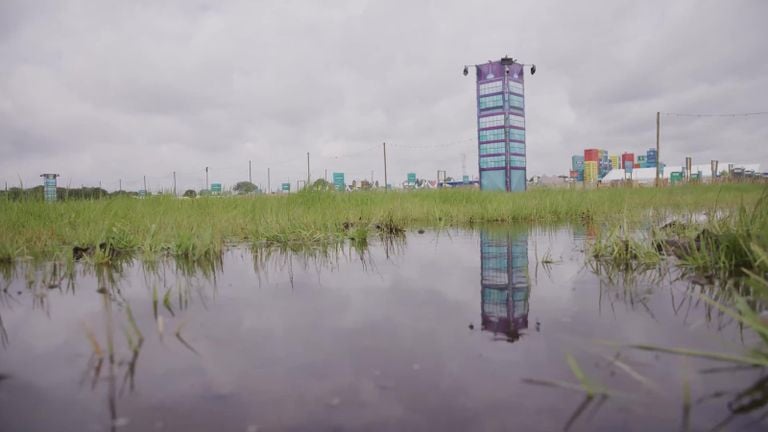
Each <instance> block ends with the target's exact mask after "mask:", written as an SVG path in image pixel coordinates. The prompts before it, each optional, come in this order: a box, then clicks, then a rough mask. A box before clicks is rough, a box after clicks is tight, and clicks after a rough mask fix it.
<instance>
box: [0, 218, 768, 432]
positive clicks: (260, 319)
mask: <svg viewBox="0 0 768 432" xmlns="http://www.w3.org/2000/svg"><path fill="white" fill-rule="evenodd" d="M583 235H584V234H580V233H578V232H574V231H572V230H570V229H564V230H554V231H552V230H543V229H529V228H520V229H517V230H511V231H509V230H507V231H503V230H502V231H499V230H486V231H483V232H482V233H481V232H441V233H426V234H423V235H418V234H412V235H410V236H409V237H408V239H407V241H406V243H405V244H404V245H399V246H397V247H391V248H388V249H387V250H384V248H383V247H380V246H376V245H374V246H373V247H372V248H370V249H369V250H368V251H364V252H363V253H362V254H361V253H360V252H359V251H355V250H347V249H344V250H342V251H340V253H339V254H335V253H331V254H328V255H326V254H315V255H313V256H311V257H306V256H301V255H293V254H287V253H286V254H283V253H279V252H276V253H273V254H271V255H269V254H266V255H265V254H261V255H259V256H260V259H258V260H254V259H253V257H252V255H251V254H250V253H249V252H248V251H245V250H240V249H237V250H233V251H230V252H228V253H227V254H226V256H225V257H224V260H223V262H222V266H221V268H220V269H219V271H218V272H216V273H207V274H206V275H201V274H196V275H195V274H194V272H190V271H189V268H181V269H180V268H178V267H177V266H175V265H174V264H173V263H164V264H161V265H159V266H158V267H157V268H156V269H149V268H145V267H143V266H141V265H140V264H138V263H137V264H135V265H128V266H126V267H125V268H124V269H123V271H122V272H120V273H117V274H111V275H107V274H99V273H95V272H93V271H86V270H83V271H80V272H79V273H78V274H77V276H76V278H75V280H74V284H73V285H72V287H68V286H67V285H66V284H62V286H60V287H58V288H53V289H51V288H48V287H47V286H45V284H34V283H33V284H32V285H28V282H27V280H28V279H30V278H31V279H36V278H37V279H40V276H41V275H42V276H44V275H45V270H44V269H43V270H42V271H41V272H40V273H39V274H38V276H30V277H28V275H30V274H34V272H32V273H30V271H29V270H23V269H22V270H20V271H18V272H17V273H16V276H14V278H13V279H12V280H11V281H10V285H9V286H8V291H7V295H6V296H5V297H4V298H3V299H2V302H0V316H1V317H2V320H3V325H4V327H5V329H6V331H7V334H8V344H7V346H6V347H5V348H3V349H0V374H2V375H4V376H7V378H6V379H3V380H1V381H0V426H2V427H0V429H2V430H32V431H34V430H104V429H108V428H109V427H110V425H112V424H114V425H115V426H120V427H119V428H117V429H118V430H142V431H143V430H182V429H183V430H190V431H194V430H211V429H217V430H248V428H249V427H251V428H252V427H253V426H258V427H259V428H260V430H283V429H291V430H318V429H319V430H326V429H366V430H393V429H394V430H422V429H423V430H433V429H444V430H509V429H516V430H559V429H562V428H563V425H564V424H565V423H566V422H567V420H568V419H569V418H570V417H571V416H572V413H573V412H574V410H575V409H576V408H577V407H578V406H579V405H580V404H581V402H582V399H583V394H580V393H578V392H568V391H563V390H561V389H553V388H546V387H539V386H532V385H528V384H525V383H524V382H523V380H524V379H526V378H546V379H550V380H561V381H568V382H576V380H575V379H574V377H573V375H572V373H571V371H570V370H569V368H568V366H567V364H566V361H565V354H566V353H570V354H572V355H573V356H574V357H575V358H576V359H577V360H578V361H579V363H580V365H581V367H582V368H583V369H584V370H585V372H586V373H587V374H588V375H589V376H590V377H591V378H592V379H594V380H595V381H598V382H600V383H602V384H603V385H605V386H607V387H609V388H611V389H614V390H616V391H622V392H627V393H631V394H632V395H634V396H635V397H636V399H634V400H632V401H631V402H630V403H628V402H627V401H623V400H620V399H618V398H617V399H611V400H609V401H608V402H607V403H606V404H604V406H603V408H600V409H599V410H597V411H595V412H591V414H590V415H588V416H585V417H584V418H580V419H579V420H578V421H576V422H575V423H574V429H575V430H615V429H618V428H621V429H625V430H649V429H657V430H667V429H670V425H671V426H672V427H671V428H672V429H677V428H678V426H679V422H680V417H681V409H680V407H681V400H682V399H681V397H682V396H681V391H682V385H681V383H682V376H683V375H682V372H681V371H683V370H692V371H693V372H691V373H690V374H689V375H690V376H689V377H688V378H687V379H688V382H689V384H690V386H691V390H692V394H694V395H696V396H697V397H698V396H700V397H703V396H705V395H708V394H712V393H713V392H715V391H731V392H734V391H738V390H739V389H740V388H744V387H746V386H748V385H749V384H751V383H752V382H753V381H754V373H753V372H747V373H745V372H738V373H731V374H709V375H702V374H699V373H698V372H696V371H697V370H698V369H702V368H705V367H711V366H713V365H712V364H711V363H706V362H703V363H702V362H696V361H690V362H688V363H685V362H683V361H682V360H681V359H680V358H676V357H670V356H661V355H656V354H653V353H645V352H631V351H622V352H621V359H622V361H624V362H626V364H627V365H630V366H631V367H632V368H633V370H635V371H637V372H638V373H639V374H642V376H644V377H647V378H648V380H652V381H653V382H654V383H656V385H658V386H660V387H661V388H662V389H663V392H662V395H661V396H659V395H656V394H654V393H652V392H648V391H647V389H646V388H645V387H644V386H643V385H641V384H638V382H637V380H635V379H633V378H632V377H629V376H628V375H627V374H626V373H624V372H622V371H621V370H618V369H617V368H616V367H615V366H611V365H610V364H609V362H608V360H606V356H607V357H608V358H609V359H610V358H613V356H615V354H616V353H617V349H615V348H613V347H606V346H603V345H600V344H596V343H595V342H594V341H595V340H611V341H620V342H644V343H654V344H659V345H665V346H680V345H681V344H685V345H686V346H689V347H695V348H698V349H709V350H723V349H727V350H730V352H739V350H741V349H742V348H743V344H742V342H741V341H740V339H739V331H738V328H737V327H736V326H734V325H733V324H732V323H729V322H728V321H727V319H726V318H723V317H721V316H718V315H717V314H716V313H713V312H712V311H711V310H710V311H707V310H706V308H704V307H703V305H702V304H701V303H700V302H696V301H695V298H694V299H692V300H691V296H686V295H685V292H686V290H687V289H688V286H687V284H680V283H675V284H673V285H672V288H669V287H668V286H661V285H660V284H659V283H658V281H657V280H642V279H641V280H639V281H637V284H636V286H635V287H634V288H632V289H629V288H627V287H626V286H624V285H622V283H607V282H606V281H605V279H604V278H600V277H597V276H595V275H594V274H592V273H591V272H590V271H589V270H588V269H587V268H585V267H584V262H583V255H582V253H581V252H580V249H581V247H582V246H581V244H580V241H581V239H582V238H583ZM574 239H575V241H574ZM545 258H547V259H545ZM667 285H668V284H667ZM100 288H106V291H102V292H101V293H100V292H99V289H100ZM19 292H20V293H21V294H18V293H19ZM105 299H106V300H108V301H106V302H105ZM41 305H44V306H41ZM129 310H130V316H132V317H133V320H134V321H135V323H136V327H137V329H138V332H139V333H140V334H141V335H142V338H143V341H142V343H141V344H140V345H139V344H137V340H138V338H137V336H136V333H135V332H134V330H133V329H132V325H131V322H130V321H131V320H130V319H129ZM160 323H162V324H160ZM470 327H474V330H472V329H470ZM86 329H88V330H86ZM88 332H90V333H92V335H93V337H94V339H95V340H97V342H98V344H99V345H100V346H101V349H103V350H104V351H106V347H107V342H108V341H109V340H110V339H111V340H112V342H113V345H114V362H112V363H111V368H112V369H111V370H110V362H109V361H107V359H106V357H107V356H105V361H104V363H103V365H102V368H101V369H100V371H99V374H98V377H97V378H96V379H94V377H95V376H97V374H96V372H95V368H96V366H97V363H96V362H95V361H94V358H93V349H92V344H91V343H90V342H89V336H88ZM746 337H747V338H749V335H746ZM500 339H501V340H510V341H515V343H512V344H508V343H499V342H497V341H498V340H500ZM137 347H138V350H137V349H136V348H137ZM136 351H138V356H137V355H136ZM686 368H687V369H686ZM131 371H133V374H132V375H131V374H129V372H131ZM126 376H128V378H126ZM131 376H132V378H131ZM131 379H132V380H133V390H131V388H130V384H129V383H130V382H131ZM126 380H127V381H126ZM726 399H727V397H722V398H714V399H712V400H705V401H702V402H701V403H700V404H699V405H696V406H694V408H693V411H692V413H693V416H692V425H693V426H694V427H693V429H696V428H704V427H711V426H713V425H715V424H717V423H718V422H719V421H721V420H722V419H723V418H725V417H727V415H728V409H727V406H726V405H727V403H726V402H727V400H726ZM41 413H44V414H41ZM746 423H747V422H746V421H743V422H742V423H740V424H741V425H743V424H746ZM760 426H761V425H759V424H758V425H757V426H750V427H748V428H747V430H749V429H750V428H752V429H754V430H759V429H760ZM763 426H764V425H763ZM580 428H581V429H580Z"/></svg>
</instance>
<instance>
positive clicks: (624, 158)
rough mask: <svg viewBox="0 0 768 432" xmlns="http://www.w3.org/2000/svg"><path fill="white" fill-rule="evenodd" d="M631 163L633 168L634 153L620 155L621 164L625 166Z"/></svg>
mask: <svg viewBox="0 0 768 432" xmlns="http://www.w3.org/2000/svg"><path fill="white" fill-rule="evenodd" d="M628 161H629V162H632V164H633V165H632V166H634V163H635V154H634V153H622V154H621V164H622V165H624V166H626V163H627V162H628Z"/></svg>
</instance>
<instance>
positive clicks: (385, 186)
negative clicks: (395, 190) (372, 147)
mask: <svg viewBox="0 0 768 432" xmlns="http://www.w3.org/2000/svg"><path fill="white" fill-rule="evenodd" d="M382 145H383V147H384V192H386V191H387V189H389V186H388V183H387V143H382Z"/></svg>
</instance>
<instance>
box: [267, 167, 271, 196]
mask: <svg viewBox="0 0 768 432" xmlns="http://www.w3.org/2000/svg"><path fill="white" fill-rule="evenodd" d="M271 193H272V183H271V182H270V178H269V168H267V194H271Z"/></svg>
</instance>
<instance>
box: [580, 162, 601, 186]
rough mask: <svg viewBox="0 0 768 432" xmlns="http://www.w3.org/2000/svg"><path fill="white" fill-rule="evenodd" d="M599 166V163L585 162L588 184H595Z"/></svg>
mask: <svg viewBox="0 0 768 432" xmlns="http://www.w3.org/2000/svg"><path fill="white" fill-rule="evenodd" d="M598 174H599V171H598V165H597V161H585V162H584V181H585V182H587V183H594V182H596V181H597V179H598Z"/></svg>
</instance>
